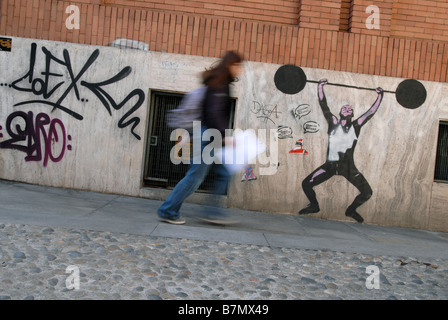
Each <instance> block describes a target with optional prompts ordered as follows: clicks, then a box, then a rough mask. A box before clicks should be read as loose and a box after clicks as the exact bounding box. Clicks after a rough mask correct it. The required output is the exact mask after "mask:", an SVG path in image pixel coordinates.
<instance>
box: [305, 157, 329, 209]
mask: <svg viewBox="0 0 448 320" xmlns="http://www.w3.org/2000/svg"><path fill="white" fill-rule="evenodd" d="M334 174H335V172H334V170H333V169H332V167H331V166H329V165H327V164H324V165H322V166H320V167H319V168H317V169H316V170H314V171H313V172H312V173H311V174H310V175H309V176H307V177H306V178H305V179H304V180H303V182H302V188H303V192H304V193H305V195H306V196H307V198H308V200H309V201H310V204H309V205H308V206H307V207H305V208H303V209H302V210H300V211H299V214H309V213H316V212H319V211H320V208H319V202H318V201H317V197H316V192H315V191H314V190H313V188H314V187H315V186H317V185H318V184H321V183H322V182H325V181H327V180H328V179H330V178H331V177H332V176H334Z"/></svg>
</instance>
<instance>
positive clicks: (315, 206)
mask: <svg viewBox="0 0 448 320" xmlns="http://www.w3.org/2000/svg"><path fill="white" fill-rule="evenodd" d="M319 211H320V208H319V205H318V204H312V203H310V204H309V205H308V206H307V207H305V208H303V209H302V210H300V211H299V214H310V213H316V212H319Z"/></svg>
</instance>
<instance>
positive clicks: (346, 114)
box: [339, 105, 353, 122]
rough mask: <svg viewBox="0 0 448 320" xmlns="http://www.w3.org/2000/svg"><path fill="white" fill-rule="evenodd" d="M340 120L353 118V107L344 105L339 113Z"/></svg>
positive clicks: (349, 120)
mask: <svg viewBox="0 0 448 320" xmlns="http://www.w3.org/2000/svg"><path fill="white" fill-rule="evenodd" d="M339 116H340V117H341V120H347V121H348V122H351V120H352V118H353V108H352V107H351V106H349V105H345V106H343V107H342V108H341V112H340V113H339Z"/></svg>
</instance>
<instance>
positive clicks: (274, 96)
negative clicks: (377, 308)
mask: <svg viewBox="0 0 448 320" xmlns="http://www.w3.org/2000/svg"><path fill="white" fill-rule="evenodd" d="M241 82H242V83H241V86H242V87H243V88H245V89H244V90H243V91H244V94H242V97H241V98H242V101H240V109H239V111H240V112H239V113H238V125H239V126H241V127H250V126H254V125H256V126H257V127H259V128H266V129H270V130H272V132H274V133H275V137H276V141H277V143H278V163H271V166H275V168H276V170H277V171H276V173H275V174H273V175H260V174H259V170H260V167H262V166H261V165H256V164H255V165H252V166H251V167H250V173H251V175H253V176H256V177H257V179H256V180H253V181H248V182H245V183H241V182H240V179H238V181H237V182H234V187H235V188H239V189H240V190H239V192H237V193H235V195H234V196H232V198H231V201H232V205H233V206H235V207H243V208H247V209H255V210H265V211H275V212H282V213H287V214H296V215H307V216H313V217H318V218H323V219H332V220H343V221H351V222H364V223H371V224H378V225H393V226H402V227H412V226H416V225H420V226H423V225H424V226H425V228H432V229H434V228H435V229H437V228H439V230H440V225H439V226H436V223H434V221H436V220H438V224H439V223H440V222H441V221H442V217H446V214H447V213H448V212H447V211H446V209H443V210H442V209H441V207H440V199H441V197H438V198H437V199H438V200H437V201H435V198H434V197H432V195H431V194H432V191H431V190H437V194H440V192H442V191H443V192H446V196H445V197H442V198H443V199H444V201H446V200H448V188H447V186H446V185H442V184H437V183H434V164H435V153H436V144H437V141H436V140H437V132H438V125H439V121H440V120H443V119H447V118H446V115H447V111H448V103H447V102H448V99H447V98H446V96H444V95H443V92H445V93H446V92H447V85H446V84H440V83H430V82H425V81H417V80H414V79H397V78H388V77H379V76H366V75H361V74H350V73H341V72H334V71H330V70H317V69H302V68H298V67H297V66H292V65H284V66H278V65H276V66H271V67H267V66H266V65H263V64H255V63H253V64H249V65H248V66H247V68H246V72H245V75H244V77H243V78H242V79H241ZM243 181H247V179H243ZM249 184H250V187H249ZM267 198H268V199H269V201H265V200H264V199H267ZM436 202H437V203H438V204H436ZM436 206H439V207H438V208H439V209H435V207H436ZM442 211H445V212H442ZM442 224H444V227H442V228H445V229H446V228H447V227H448V225H447V223H446V222H444V223H442Z"/></svg>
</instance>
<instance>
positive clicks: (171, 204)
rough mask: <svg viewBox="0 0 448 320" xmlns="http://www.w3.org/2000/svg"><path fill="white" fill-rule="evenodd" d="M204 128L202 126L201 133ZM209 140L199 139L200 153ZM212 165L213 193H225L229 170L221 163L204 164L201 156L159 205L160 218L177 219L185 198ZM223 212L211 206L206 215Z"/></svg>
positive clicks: (201, 180) (202, 179) (219, 214)
mask: <svg viewBox="0 0 448 320" xmlns="http://www.w3.org/2000/svg"><path fill="white" fill-rule="evenodd" d="M205 130H206V128H205V127H202V131H201V137H202V133H204V131H205ZM209 143H210V142H209V141H202V139H201V154H202V151H203V150H204V147H205V146H207V145H208V144H209ZM212 167H213V170H214V172H215V175H216V178H215V181H214V187H213V193H214V194H226V192H227V185H228V182H229V180H230V178H231V175H230V173H229V171H227V169H226V168H225V167H224V165H222V164H216V163H213V164H206V163H204V161H203V159H202V156H201V163H197V164H195V163H191V164H190V168H189V169H188V171H187V173H186V175H185V177H184V178H183V179H182V180H180V181H179V182H178V183H177V185H176V187H174V189H173V190H172V191H171V193H170V195H169V196H168V198H167V199H166V200H165V202H164V203H163V204H162V205H161V206H160V207H159V209H158V215H159V216H160V217H161V218H168V219H177V218H179V216H180V213H179V210H180V208H181V206H182V204H183V202H184V200H185V199H186V198H188V197H189V196H190V195H191V194H192V193H194V192H195V191H196V190H197V189H198V188H199V186H200V185H201V184H202V182H203V181H204V179H205V177H206V176H207V174H208V172H209V171H210V169H211V168H212ZM221 215H223V213H222V212H221V210H220V209H219V208H213V209H211V210H209V211H207V216H208V217H210V216H215V217H216V216H221Z"/></svg>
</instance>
